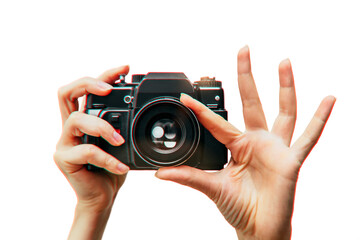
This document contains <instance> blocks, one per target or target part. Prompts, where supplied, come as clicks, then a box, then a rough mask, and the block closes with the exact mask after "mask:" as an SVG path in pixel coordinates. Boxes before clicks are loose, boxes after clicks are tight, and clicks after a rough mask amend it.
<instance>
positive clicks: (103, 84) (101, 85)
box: [97, 81, 112, 90]
mask: <svg viewBox="0 0 360 240" xmlns="http://www.w3.org/2000/svg"><path fill="white" fill-rule="evenodd" d="M97 85H98V87H99V88H101V89H102V90H110V89H112V86H111V85H110V84H108V83H106V82H103V81H98V82H97Z"/></svg>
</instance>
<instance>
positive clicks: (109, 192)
mask: <svg viewBox="0 0 360 240" xmlns="http://www.w3.org/2000/svg"><path fill="white" fill-rule="evenodd" d="M128 72H129V67H128V66H123V67H119V68H116V69H112V70H109V71H107V72H105V73H104V74H102V75H101V76H100V77H98V78H90V77H85V78H82V79H79V80H77V81H74V82H73V83H71V84H69V85H66V86H64V87H62V88H60V89H59V92H58V96H59V104H60V111H61V117H62V123H63V131H62V135H61V137H60V140H59V142H58V144H57V147H56V152H55V154H54V160H55V162H56V164H57V166H58V167H59V168H60V170H61V171H62V172H63V174H64V175H65V177H66V178H67V179H68V181H69V183H70V184H71V186H72V187H73V189H74V191H75V193H76V196H77V206H76V210H75V218H74V222H73V226H72V228H71V231H70V234H69V239H100V238H101V236H102V234H103V232H104V229H105V226H106V223H107V220H108V217H109V215H110V212H111V208H112V205H113V202H114V200H115V197H116V194H117V193H118V191H119V189H120V187H121V186H122V184H123V183H124V181H125V177H126V173H127V172H128V170H129V168H128V166H126V165H124V164H122V163H121V162H120V161H119V160H117V159H115V158H114V157H113V156H111V155H109V154H108V153H106V152H104V151H103V150H101V149H100V148H98V147H96V146H95V145H91V144H81V137H82V136H83V135H84V134H88V135H91V136H96V137H100V136H101V137H102V138H104V139H105V140H107V141H108V142H109V143H110V144H112V145H114V146H119V145H121V144H122V143H124V139H123V138H122V137H121V135H120V134H118V133H117V132H116V131H115V130H114V129H113V127H112V126H111V125H110V124H109V123H108V122H106V121H105V120H102V119H100V118H97V117H95V116H91V115H88V114H85V113H84V109H79V103H78V98H80V97H82V96H84V95H86V94H88V93H92V94H96V95H101V96H104V95H107V94H109V93H110V92H111V89H112V85H111V83H113V82H115V81H116V80H117V79H118V77H119V75H120V74H127V73H128ZM86 164H93V165H95V166H98V167H101V168H104V169H106V170H107V171H101V172H92V171H88V170H87V169H86V166H85V165H86Z"/></svg>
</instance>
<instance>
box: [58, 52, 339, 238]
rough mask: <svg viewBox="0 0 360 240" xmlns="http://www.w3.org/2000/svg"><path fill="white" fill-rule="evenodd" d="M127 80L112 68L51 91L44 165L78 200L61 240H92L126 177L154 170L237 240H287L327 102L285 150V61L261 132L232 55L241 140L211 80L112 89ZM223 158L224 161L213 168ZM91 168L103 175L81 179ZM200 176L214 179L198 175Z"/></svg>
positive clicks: (250, 83) (145, 81)
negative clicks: (56, 121)
mask: <svg viewBox="0 0 360 240" xmlns="http://www.w3.org/2000/svg"><path fill="white" fill-rule="evenodd" d="M128 71H129V69H128V67H127V66H125V67H120V68H118V69H114V70H110V71H108V72H106V73H104V74H103V75H102V76H100V77H99V78H98V79H92V78H84V79H81V80H78V81H76V82H74V83H72V84H70V85H68V86H65V87H63V88H61V89H60V91H59V101H60V109H61V114H62V119H63V133H62V136H61V138H60V140H59V143H58V145H57V151H56V153H55V155H54V159H55V161H56V163H57V165H58V166H59V168H60V169H61V171H62V172H63V173H64V175H65V176H66V177H67V179H68V180H69V182H70V184H71V185H72V186H73V188H74V190H75V192H76V194H77V197H78V206H77V209H76V213H75V220H74V224H73V227H72V230H71V232H70V237H69V239H70V238H74V239H78V238H77V236H82V237H83V238H85V239H87V238H90V237H92V238H94V237H95V238H100V237H101V235H102V233H103V231H104V228H105V225H106V222H107V219H108V217H109V214H110V211H111V207H112V204H113V202H114V199H115V197H116V194H117V192H118V190H119V188H120V187H121V185H122V184H123V182H124V180H125V176H126V172H127V171H128V170H129V169H136V170H141V169H159V168H160V169H159V170H158V171H157V173H156V176H157V177H158V178H160V179H164V180H170V181H174V182H177V183H180V184H183V185H187V186H190V187H192V188H194V189H197V190H199V191H201V192H203V193H205V194H206V195H207V196H208V197H209V198H210V199H212V200H213V201H214V202H215V203H216V205H217V207H218V208H219V210H220V212H221V213H222V214H223V215H224V217H225V219H226V220H227V221H228V222H229V223H230V224H231V225H232V226H233V227H234V228H235V229H236V232H237V234H238V237H239V239H289V238H290V236H291V217H292V212H293V206H294V196H295V188H296V182H297V178H298V173H299V170H300V167H301V165H302V163H303V162H304V160H305V159H306V157H307V156H308V154H309V153H310V151H311V149H312V148H313V147H314V146H315V144H316V142H317V141H318V139H319V137H320V135H321V132H322V130H323V128H324V126H325V124H326V121H327V119H328V117H329V115H330V113H331V110H332V107H333V105H334V103H335V98H334V97H332V96H329V97H327V98H325V99H324V100H323V101H322V102H321V104H320V106H319V107H318V110H317V111H316V113H315V115H314V117H313V119H312V120H311V122H310V123H309V125H308V127H307V128H306V130H305V131H304V134H303V135H302V136H301V137H300V138H299V139H298V140H297V141H296V142H295V143H294V144H293V145H292V146H291V147H290V143H291V138H292V135H293V132H294V127H295V120H296V94H295V87H294V80H293V75H292V70H291V64H290V62H289V61H288V60H285V61H283V62H281V63H280V66H279V78H280V98H279V100H280V104H279V107H280V112H279V115H278V117H277V119H276V121H275V123H274V126H273V128H272V130H271V131H268V127H267V124H266V119H265V116H264V112H263V110H262V105H261V102H260V99H259V96H258V93H257V90H256V86H255V82H254V79H253V77H252V73H251V66H250V54H249V49H248V48H247V47H245V48H243V49H241V50H240V51H239V53H238V84H239V90H240V95H241V99H242V105H243V114H244V121H245V125H246V131H245V132H241V131H239V130H238V129H236V128H235V127H234V126H232V125H231V124H230V123H229V122H227V121H226V117H227V112H226V110H225V108H224V94H223V90H222V88H221V85H220V83H219V82H217V81H215V80H214V79H203V80H204V82H203V83H201V81H200V83H194V84H193V85H192V84H191V83H190V82H189V81H188V79H187V78H186V76H185V75H184V74H182V73H172V74H170V73H151V74H148V75H135V76H133V81H132V82H131V83H126V82H125V81H124V80H122V79H121V80H120V82H117V83H116V80H117V79H118V78H119V75H126V74H127V73H128ZM109 84H110V85H109ZM181 93H186V94H182V95H180V94H181ZM86 94H90V95H89V96H88V98H87V103H86V106H85V109H84V112H78V102H77V98H79V97H81V96H83V95H86ZM119 133H120V134H121V135H122V136H123V137H121V136H120V134H119ZM82 143H83V144H82ZM226 149H229V150H230V152H231V159H230V162H229V164H228V165H227V166H226V167H225V168H224V169H222V168H223V167H224V164H226V162H227V156H226V151H227V150H226ZM92 165H94V166H97V167H100V168H105V169H106V170H108V171H89V170H87V166H92ZM179 165H181V166H179ZM90 169H91V167H90ZM207 169H209V170H219V169H222V170H220V171H217V172H206V171H203V170H207ZM84 235H86V236H84ZM87 236H88V237H87Z"/></svg>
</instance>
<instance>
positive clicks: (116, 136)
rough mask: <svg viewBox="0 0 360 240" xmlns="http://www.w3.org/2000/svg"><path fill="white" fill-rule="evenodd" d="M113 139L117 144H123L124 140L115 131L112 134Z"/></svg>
mask: <svg viewBox="0 0 360 240" xmlns="http://www.w3.org/2000/svg"><path fill="white" fill-rule="evenodd" d="M113 138H114V139H115V141H116V142H117V143H118V144H123V143H124V142H125V139H124V138H123V137H122V136H121V135H120V134H119V133H117V132H116V131H114V132H113Z"/></svg>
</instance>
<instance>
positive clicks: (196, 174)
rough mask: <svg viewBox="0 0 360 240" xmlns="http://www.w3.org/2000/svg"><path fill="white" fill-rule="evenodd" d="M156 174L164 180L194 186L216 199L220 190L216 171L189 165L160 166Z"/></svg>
mask: <svg viewBox="0 0 360 240" xmlns="http://www.w3.org/2000/svg"><path fill="white" fill-rule="evenodd" d="M155 176H156V177H157V178H159V179H162V180H168V181H172V182H176V183H180V184H182V185H185V186H188V187H191V188H194V189H196V190H199V191H200V192H202V193H204V194H205V195H207V196H208V197H209V198H210V199H212V200H214V198H215V197H216V195H217V193H218V192H219V191H220V184H219V181H217V178H218V176H217V175H216V173H209V172H205V171H202V170H200V169H197V168H193V167H189V166H184V165H183V166H179V167H164V168H160V169H159V170H158V171H157V172H156V173H155Z"/></svg>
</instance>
